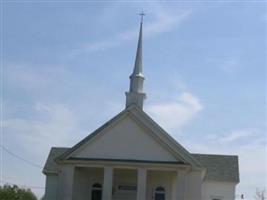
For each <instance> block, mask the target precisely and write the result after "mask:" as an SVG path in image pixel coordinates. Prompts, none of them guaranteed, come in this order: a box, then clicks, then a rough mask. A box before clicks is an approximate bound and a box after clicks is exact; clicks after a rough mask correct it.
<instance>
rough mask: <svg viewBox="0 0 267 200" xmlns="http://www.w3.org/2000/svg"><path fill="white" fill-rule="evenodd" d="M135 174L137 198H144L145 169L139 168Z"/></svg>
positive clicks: (140, 199) (142, 199)
mask: <svg viewBox="0 0 267 200" xmlns="http://www.w3.org/2000/svg"><path fill="white" fill-rule="evenodd" d="M137 174H138V175H137V200H146V182H147V170H146V169H143V168H139V169H138V172H137Z"/></svg>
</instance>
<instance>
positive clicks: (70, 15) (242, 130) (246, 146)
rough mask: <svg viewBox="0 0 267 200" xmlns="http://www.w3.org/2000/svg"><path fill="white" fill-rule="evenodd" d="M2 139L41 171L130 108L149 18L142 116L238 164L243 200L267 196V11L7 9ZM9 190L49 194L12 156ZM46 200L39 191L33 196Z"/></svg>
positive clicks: (7, 166)
mask: <svg viewBox="0 0 267 200" xmlns="http://www.w3.org/2000/svg"><path fill="white" fill-rule="evenodd" d="M2 5H3V13H2V17H3V18H2V22H3V24H2V25H3V30H2V34H3V43H2V47H3V72H4V73H3V77H4V79H3V95H4V96H3V97H4V104H3V105H4V106H3V108H4V112H3V137H4V145H5V147H6V148H8V149H9V150H11V151H12V152H14V153H16V154H18V155H20V156H22V157H23V158H25V159H27V160H30V161H32V162H34V163H37V164H39V165H43V164H44V162H45V160H46V157H47V154H48V152H49V149H50V148H51V146H72V145H74V144H75V143H76V142H78V141H79V140H81V139H82V138H84V137H85V136H87V135H88V134H89V133H90V132H92V131H93V130H94V129H96V128H98V127H99V126H100V125H102V124H103V123H104V122H106V121H107V120H109V119H110V118H111V117H112V116H114V115H116V114H117V113H118V112H119V111H121V110H122V109H124V106H125V94H124V93H125V91H127V90H128V87H129V79H128V77H129V75H130V73H131V72H132V69H133V64H134V57H135V51H136V45H137V37H138V26H139V16H138V13H139V12H140V11H141V10H142V9H144V11H145V12H146V13H147V15H146V17H145V22H144V49H143V64H144V75H145V77H146V80H145V92H146V93H147V100H146V102H145V108H144V110H145V111H146V112H147V113H148V114H150V115H151V116H152V118H153V119H155V120H156V121H157V122H158V123H159V124H160V125H161V126H162V127H163V128H164V129H165V130H166V131H168V132H169V133H170V134H171V135H172V136H173V137H174V138H175V139H177V141H178V142H179V143H181V144H182V145H183V146H184V147H186V148H187V149H188V150H189V151H191V152H197V153H213V154H237V155H239V159H240V175H241V183H240V184H239V186H238V188H237V194H241V193H243V194H245V195H246V196H247V197H251V196H253V194H254V193H255V190H256V188H257V187H258V188H263V187H264V186H265V185H266V178H267V177H266V169H265V168H266V148H265V145H266V96H265V95H266V36H265V34H266V29H265V28H266V22H267V15H266V9H265V6H264V4H263V3H261V2H259V1H258V2H254V3H253V2H247V3H242V2H241V1H232V2H230V1H228V2H226V1H225V2H223V1H222V2H217V3H216V2H213V3H212V2H209V1H206V2H194V1H188V2H187V3H186V2H172V3H170V2H160V1H138V2H135V3H130V2H129V1H124V2H110V1H99V2H96V1H95V2H93V1H91V2H90V3H89V2H86V1H80V2H66V1H57V2H56V1H49V2H48V1H42V2H41V1H39V2H38V1H36V2H33V1H32V2H31V1H28V2H26V1H25V2H19V1H4V3H3V4H2ZM3 170H4V171H3V172H4V177H3V178H4V180H5V181H7V182H15V183H18V184H21V185H28V186H44V184H45V179H44V176H43V175H42V173H41V169H38V168H34V167H33V166H30V165H28V164H26V163H23V162H21V161H19V160H18V159H16V158H14V157H12V156H10V155H9V154H7V153H6V152H4V161H3ZM34 191H35V192H37V193H38V195H39V196H41V195H42V193H43V190H42V189H34Z"/></svg>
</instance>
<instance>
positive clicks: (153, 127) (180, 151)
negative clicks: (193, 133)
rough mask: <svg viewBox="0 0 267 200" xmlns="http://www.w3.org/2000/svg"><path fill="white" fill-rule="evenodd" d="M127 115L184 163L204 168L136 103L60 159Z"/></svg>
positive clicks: (61, 157) (63, 158)
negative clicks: (146, 129)
mask: <svg viewBox="0 0 267 200" xmlns="http://www.w3.org/2000/svg"><path fill="white" fill-rule="evenodd" d="M126 115H130V116H131V117H133V118H135V120H137V121H138V122H139V123H140V124H141V125H143V126H145V127H146V128H148V129H149V130H150V131H151V132H152V133H153V134H154V136H155V137H157V138H158V139H159V140H160V141H161V143H162V144H164V145H165V146H167V147H168V148H169V149H170V150H171V151H173V152H174V153H175V154H176V155H177V157H179V159H181V160H182V161H183V162H184V163H186V164H189V165H191V166H192V167H193V168H203V166H202V164H201V163H200V162H199V161H198V160H196V159H195V158H194V157H193V156H192V155H191V154H190V153H189V152H188V151H187V150H186V149H185V148H183V147H182V146H181V145H180V144H179V143H178V142H177V141H175V140H174V139H173V138H172V137H171V136H170V135H169V134H168V133H167V132H166V131H164V130H163V129H162V128H161V127H160V126H159V125H158V124H157V123H156V122H154V121H153V120H152V119H151V118H150V117H149V116H148V115H147V114H146V113H145V112H144V111H142V110H141V109H139V108H138V107H137V106H135V105H132V106H130V107H127V108H126V109H125V110H123V111H122V112H121V113H119V114H118V115H116V116H115V117H114V118H112V119H111V120H109V121H108V122H107V123H105V124H104V125H103V126H101V127H100V128H98V129H97V130H96V131H94V132H93V133H92V134H90V135H89V136H87V137H86V138H85V139H83V140H82V141H81V142H79V143H78V144H76V145H75V146H73V147H72V148H70V149H69V150H67V151H66V152H65V153H64V154H62V155H61V156H60V157H59V159H58V160H59V161H63V160H67V159H68V158H70V157H71V154H72V153H73V152H75V151H76V150H77V149H79V148H80V147H81V146H83V145H85V144H86V143H87V142H89V141H90V140H92V139H93V138H95V137H96V136H97V135H98V134H101V132H102V130H104V129H106V128H108V127H110V126H112V124H113V123H115V122H117V121H118V120H120V119H121V118H122V117H124V116H126Z"/></svg>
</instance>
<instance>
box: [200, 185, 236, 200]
mask: <svg viewBox="0 0 267 200" xmlns="http://www.w3.org/2000/svg"><path fill="white" fill-rule="evenodd" d="M235 186H236V184H235V183H229V182H216V181H205V182H203V184H202V200H212V199H227V200H234V199H235Z"/></svg>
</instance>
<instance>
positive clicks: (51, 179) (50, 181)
mask: <svg viewBox="0 0 267 200" xmlns="http://www.w3.org/2000/svg"><path fill="white" fill-rule="evenodd" d="M57 193H58V176H57V175H56V174H55V175H47V176H46V185H45V200H57Z"/></svg>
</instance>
